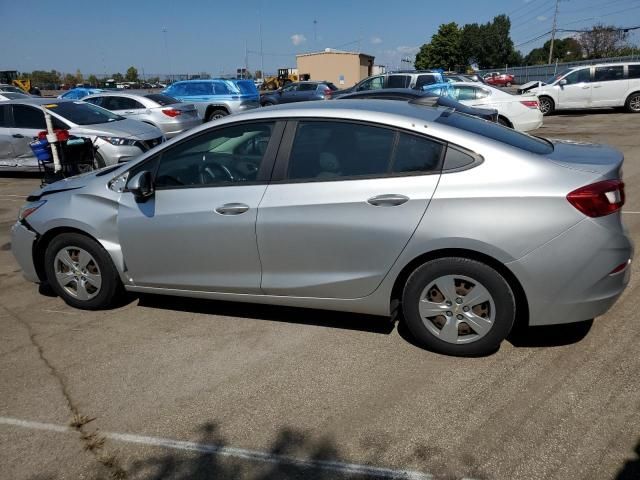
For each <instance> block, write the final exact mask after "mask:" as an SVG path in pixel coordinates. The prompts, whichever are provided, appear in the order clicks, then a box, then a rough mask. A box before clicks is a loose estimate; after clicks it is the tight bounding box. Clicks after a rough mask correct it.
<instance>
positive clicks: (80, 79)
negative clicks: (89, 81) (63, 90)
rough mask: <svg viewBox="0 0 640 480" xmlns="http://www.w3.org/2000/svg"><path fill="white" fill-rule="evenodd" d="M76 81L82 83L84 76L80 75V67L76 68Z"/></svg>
mask: <svg viewBox="0 0 640 480" xmlns="http://www.w3.org/2000/svg"><path fill="white" fill-rule="evenodd" d="M76 83H84V77H83V76H82V72H81V71H80V69H77V70H76Z"/></svg>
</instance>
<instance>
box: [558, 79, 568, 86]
mask: <svg viewBox="0 0 640 480" xmlns="http://www.w3.org/2000/svg"><path fill="white" fill-rule="evenodd" d="M566 84H567V79H566V78H563V79H562V80H560V81H559V82H558V85H560V86H561V87H564V86H565V85H566Z"/></svg>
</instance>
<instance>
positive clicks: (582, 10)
mask: <svg viewBox="0 0 640 480" xmlns="http://www.w3.org/2000/svg"><path fill="white" fill-rule="evenodd" d="M627 1H628V0H613V1H611V2H608V3H596V4H595V5H588V6H586V7H583V8H579V9H577V10H571V11H568V12H562V13H563V14H565V13H567V14H573V13H580V12H585V11H588V10H593V9H594V8H599V9H600V8H602V7H608V6H611V5H613V4H615V3H620V2H627ZM632 1H636V0H632ZM621 6H622V5H616V7H621Z"/></svg>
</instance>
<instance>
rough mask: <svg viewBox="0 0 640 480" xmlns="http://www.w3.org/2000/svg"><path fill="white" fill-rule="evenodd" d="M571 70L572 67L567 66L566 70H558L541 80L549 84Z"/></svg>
mask: <svg viewBox="0 0 640 480" xmlns="http://www.w3.org/2000/svg"><path fill="white" fill-rule="evenodd" d="M572 71H573V69H571V68H567V69H566V70H563V71H561V72H560V73H558V74H557V75H554V76H553V77H549V78H547V79H546V80H545V81H544V82H542V83H544V84H547V85H549V84H551V83H553V82H555V81H556V80H560V79H561V78H562V77H564V76H565V75H566V74H567V73H570V72H572Z"/></svg>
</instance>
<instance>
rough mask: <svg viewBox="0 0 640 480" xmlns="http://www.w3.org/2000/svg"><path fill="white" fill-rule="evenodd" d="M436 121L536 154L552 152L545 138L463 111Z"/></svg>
mask: <svg viewBox="0 0 640 480" xmlns="http://www.w3.org/2000/svg"><path fill="white" fill-rule="evenodd" d="M436 123H441V124H443V125H448V126H450V127H454V128H459V129H461V130H465V131H467V132H470V133H475V134H477V135H481V136H483V137H487V138H490V139H491V140H495V141H497V142H500V143H504V144H505V145H509V146H511V147H515V148H519V149H520V150H524V151H527V152H530V153H535V154H538V155H548V154H549V153H551V152H553V144H552V143H551V142H548V141H547V140H543V139H541V138H538V137H533V136H531V135H527V134H525V133H521V132H517V131H515V130H512V129H511V128H508V127H503V126H502V125H499V124H497V123H491V122H486V121H484V120H481V119H479V118H476V117H472V116H471V115H466V114H464V113H459V112H454V113H451V114H448V115H446V116H445V115H440V117H438V118H437V119H436Z"/></svg>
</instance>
